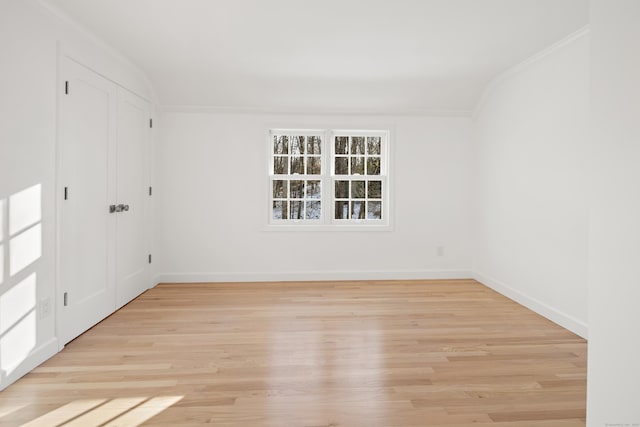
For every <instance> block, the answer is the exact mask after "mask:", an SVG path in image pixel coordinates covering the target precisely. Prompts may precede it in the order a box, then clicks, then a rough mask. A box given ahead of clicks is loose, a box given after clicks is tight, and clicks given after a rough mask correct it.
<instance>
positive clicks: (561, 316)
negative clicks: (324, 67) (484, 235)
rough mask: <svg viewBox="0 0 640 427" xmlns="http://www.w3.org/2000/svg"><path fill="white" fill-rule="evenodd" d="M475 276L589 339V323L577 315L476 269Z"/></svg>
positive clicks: (488, 285)
mask: <svg viewBox="0 0 640 427" xmlns="http://www.w3.org/2000/svg"><path fill="white" fill-rule="evenodd" d="M473 278H474V279H475V280H476V281H478V282H480V283H481V284H483V285H485V286H486V287H488V288H491V289H493V290H494V291H496V292H498V293H500V294H502V295H504V296H505V297H507V298H509V299H511V300H513V301H515V302H517V303H518V304H520V305H523V306H525V307H527V308H528V309H530V310H532V311H534V312H536V313H537V314H539V315H541V316H542V317H545V318H547V319H549V320H551V321H552V322H554V323H556V324H558V325H560V326H562V327H563V328H565V329H568V330H570V331H571V332H573V333H574V334H576V335H579V336H581V337H582V338H584V339H587V336H588V327H587V324H586V323H584V322H583V321H581V320H578V319H576V318H575V317H573V316H571V315H569V314H566V313H563V312H562V311H560V310H558V309H556V308H554V307H552V306H550V305H548V304H546V303H544V302H542V301H540V300H538V299H536V298H533V297H531V296H529V295H527V294H524V293H522V292H521V291H519V290H517V289H515V288H513V287H512V286H509V285H507V284H505V283H503V282H500V281H498V280H496V279H493V278H491V277H488V276H486V275H485V274H483V273H480V272H478V271H475V272H474V273H473Z"/></svg>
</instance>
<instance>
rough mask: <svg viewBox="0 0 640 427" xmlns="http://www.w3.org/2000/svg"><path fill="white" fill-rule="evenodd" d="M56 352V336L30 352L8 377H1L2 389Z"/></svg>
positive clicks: (0, 389)
mask: <svg viewBox="0 0 640 427" xmlns="http://www.w3.org/2000/svg"><path fill="white" fill-rule="evenodd" d="M56 353H58V339H57V338H55V337H54V338H50V339H49V340H48V341H47V342H45V343H44V344H42V345H40V347H37V348H36V349H34V350H32V351H31V353H29V356H27V358H26V359H24V360H23V361H22V363H21V364H20V366H18V367H17V368H16V369H15V370H14V371H13V372H11V374H9V375H7V376H6V377H0V391H2V390H4V389H5V388H7V387H9V386H10V385H11V384H13V383H14V382H16V381H18V380H19V379H20V378H22V377H23V376H24V375H26V374H28V373H29V372H31V371H32V370H33V369H35V368H36V367H37V366H38V365H40V364H41V363H43V362H44V361H46V360H47V359H49V358H51V357H52V356H54V355H55V354H56Z"/></svg>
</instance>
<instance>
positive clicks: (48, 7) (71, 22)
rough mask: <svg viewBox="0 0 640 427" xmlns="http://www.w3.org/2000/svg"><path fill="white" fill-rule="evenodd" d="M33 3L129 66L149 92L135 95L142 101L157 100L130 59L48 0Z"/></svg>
mask: <svg viewBox="0 0 640 427" xmlns="http://www.w3.org/2000/svg"><path fill="white" fill-rule="evenodd" d="M34 3H35V4H36V5H37V6H38V7H40V8H41V9H42V10H44V11H46V12H47V13H49V14H50V15H51V16H53V17H55V18H57V19H59V20H60V21H62V23H63V24H65V25H67V26H68V27H70V28H72V29H74V30H76V31H78V32H79V33H81V34H82V35H84V36H85V37H87V38H88V40H89V41H90V42H91V43H93V44H95V45H97V46H98V47H100V48H101V49H103V50H104V51H105V52H106V53H107V54H109V55H110V56H111V57H112V58H113V59H116V60H118V61H122V62H123V63H124V64H126V65H127V66H129V67H130V68H131V70H130V71H133V72H134V73H135V74H137V77H139V78H141V79H142V81H144V83H145V84H146V86H147V87H146V89H147V90H148V91H149V96H142V94H137V95H138V96H140V97H142V98H144V99H147V98H150V99H147V100H148V101H150V102H151V103H152V104H153V103H154V102H155V101H156V100H157V99H158V95H157V93H156V90H155V87H154V86H153V83H152V82H151V79H150V78H149V76H147V74H146V73H145V72H144V71H143V70H142V68H141V67H140V66H139V65H138V64H137V63H136V62H134V61H132V60H131V58H129V57H127V56H125V55H124V54H122V52H121V51H119V50H118V49H116V48H115V47H114V46H112V45H111V44H109V43H107V42H106V41H105V40H103V39H102V38H100V37H98V36H97V35H96V34H95V33H93V32H92V31H91V30H90V29H89V28H88V27H87V26H85V25H84V24H82V23H80V22H79V21H77V20H76V19H74V18H73V17H71V15H69V14H68V13H66V12H65V11H64V10H62V9H61V8H60V7H59V6H58V5H56V4H53V3H51V2H50V1H48V0H34ZM65 50H66V51H67V53H71V54H72V55H71V56H73V57H75V58H78V57H81V56H82V55H78V52H73V51H71V49H70V48H69V47H68V46H67V47H66V49H65ZM82 59H83V63H84V64H88V63H90V61H88V58H82ZM84 64H83V65H84ZM84 66H85V67H87V68H92V69H93V68H95V67H90V66H88V65H84ZM98 74H100V73H98ZM106 78H107V79H109V77H106ZM109 80H112V81H113V79H109ZM116 83H118V84H120V85H122V83H120V82H116ZM123 87H124V86H123ZM129 90H130V89H129Z"/></svg>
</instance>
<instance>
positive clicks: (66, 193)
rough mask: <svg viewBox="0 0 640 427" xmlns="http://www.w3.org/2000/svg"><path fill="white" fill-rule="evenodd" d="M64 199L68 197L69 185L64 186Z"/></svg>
mask: <svg viewBox="0 0 640 427" xmlns="http://www.w3.org/2000/svg"><path fill="white" fill-rule="evenodd" d="M64 199H65V200H68V199H69V187H64Z"/></svg>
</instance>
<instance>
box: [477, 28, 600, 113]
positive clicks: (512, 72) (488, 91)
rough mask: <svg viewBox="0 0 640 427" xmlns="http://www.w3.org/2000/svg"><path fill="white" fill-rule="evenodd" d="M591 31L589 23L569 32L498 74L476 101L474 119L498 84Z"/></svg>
mask: <svg viewBox="0 0 640 427" xmlns="http://www.w3.org/2000/svg"><path fill="white" fill-rule="evenodd" d="M589 31H590V26H589V25H585V26H584V27H582V28H580V29H579V30H578V31H575V32H573V33H571V34H569V35H568V36H566V37H564V38H563V39H560V40H559V41H557V42H555V43H554V44H552V45H551V46H549V47H547V48H545V49H543V50H541V51H540V52H538V53H536V54H534V55H532V56H530V57H528V58H527V59H525V60H524V61H522V62H520V63H518V64H516V65H514V66H512V67H509V68H508V69H507V70H506V71H504V72H502V73H500V74H498V75H497V76H496V77H494V78H493V79H492V80H491V81H490V82H489V84H487V86H486V87H485V89H484V91H483V92H482V95H480V98H479V99H478V102H477V103H476V107H475V108H474V109H473V110H472V112H471V117H472V118H473V119H475V118H476V117H478V115H479V114H480V112H482V109H483V108H484V106H485V105H486V103H487V100H488V99H489V97H490V96H491V94H492V93H493V92H494V91H495V90H496V88H497V87H498V86H500V84H502V82H504V81H505V80H507V79H509V78H511V77H513V76H516V75H518V74H519V73H521V72H522V71H524V70H526V69H528V68H529V67H531V66H532V65H533V64H535V63H537V62H539V61H541V60H542V59H544V58H546V57H547V56H549V55H552V54H553V53H555V52H557V51H559V50H561V49H562V48H564V47H565V46H568V45H570V44H571V43H573V42H574V41H576V40H578V39H580V38H582V37H585V36H587V35H589Z"/></svg>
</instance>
